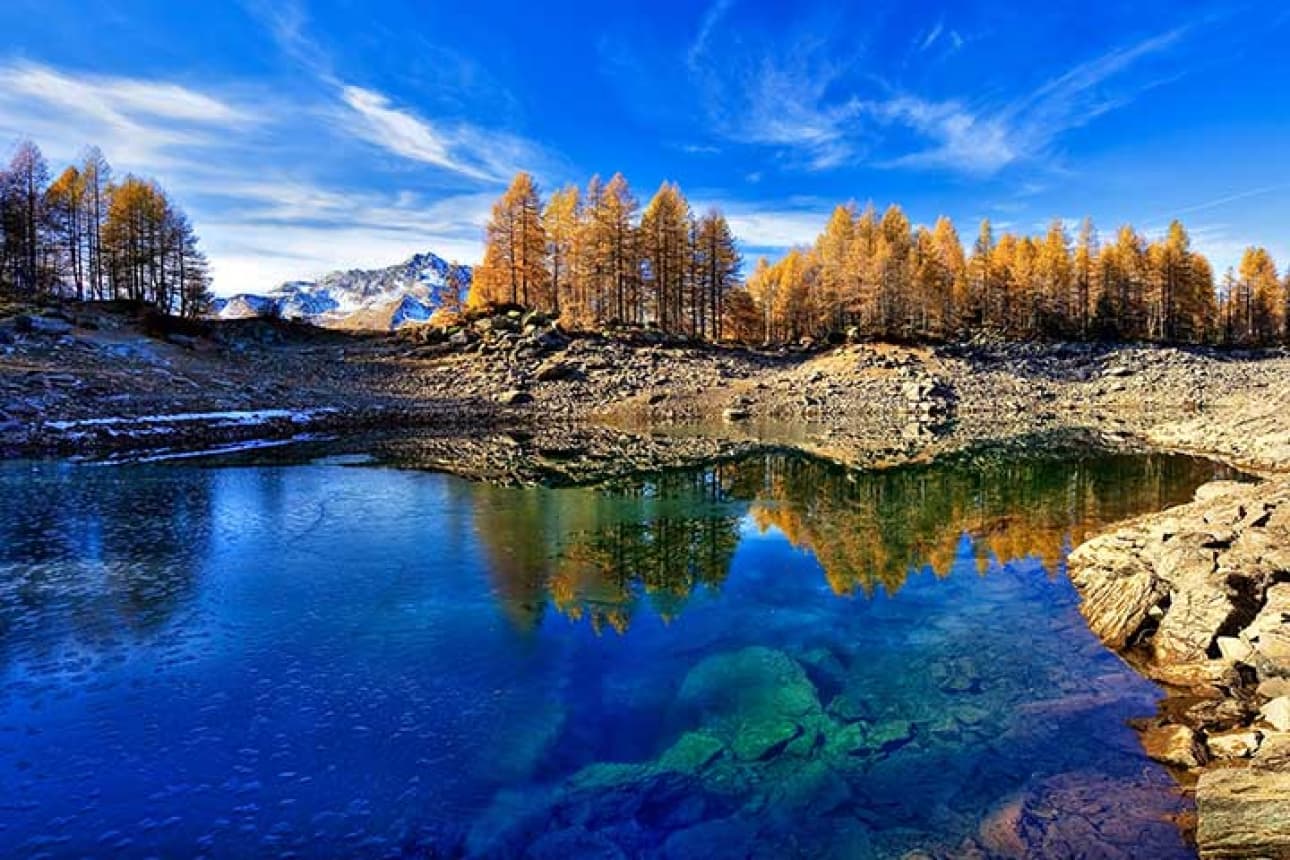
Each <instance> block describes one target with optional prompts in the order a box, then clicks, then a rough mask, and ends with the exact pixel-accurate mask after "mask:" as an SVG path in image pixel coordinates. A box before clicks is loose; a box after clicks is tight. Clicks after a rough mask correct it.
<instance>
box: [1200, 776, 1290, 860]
mask: <svg viewBox="0 0 1290 860" xmlns="http://www.w3.org/2000/svg"><path fill="white" fill-rule="evenodd" d="M1287 799H1290V771H1287V772H1276V771H1268V770H1262V769H1255V768H1214V769H1211V770H1208V771H1206V772H1205V773H1203V774H1201V776H1200V781H1199V782H1198V783H1197V785H1196V806H1197V810H1198V813H1199V821H1198V826H1197V831H1196V845H1197V848H1199V850H1200V856H1201V857H1202V858H1205V860H1228V858H1259V857H1268V858H1271V857H1290V802H1287Z"/></svg>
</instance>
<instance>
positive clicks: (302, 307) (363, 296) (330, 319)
mask: <svg viewBox="0 0 1290 860" xmlns="http://www.w3.org/2000/svg"><path fill="white" fill-rule="evenodd" d="M470 279H471V269H470V267H469V266H462V265H457V264H454V263H448V262H446V261H445V260H443V259H442V258H441V257H438V256H436V255H434V254H429V253H426V254H417V255H415V256H413V257H412V258H411V259H409V260H407V261H406V262H403V263H399V264H398V265H396V266H390V267H389V268H385V269H350V270H349V271H344V272H332V273H331V274H328V275H323V276H322V277H321V278H319V279H318V280H316V281H288V282H287V283H285V284H283V285H282V286H280V287H276V288H274V289H272V290H270V291H269V292H268V293H266V294H264V295H253V294H250V293H240V294H238V295H235V296H232V297H230V298H227V299H217V300H216V301H215V306H214V308H213V312H214V314H215V315H216V316H218V317H220V318H222V319H241V318H245V317H257V316H271V315H276V316H280V317H282V318H283V319H292V320H301V321H304V322H308V323H312V324H314V325H320V326H328V327H331V328H352V329H378V330H382V331H391V330H393V329H396V328H398V327H399V326H401V325H406V324H407V323H412V322H424V321H425V320H428V319H429V318H430V315H431V314H432V313H434V312H435V311H436V310H438V309H439V308H440V307H442V306H443V305H444V304H445V303H448V304H451V303H452V299H453V295H452V294H453V292H454V291H455V292H456V297H455V298H456V301H457V302H458V303H460V302H464V301H465V299H466V293H467V291H468V290H469V289H470Z"/></svg>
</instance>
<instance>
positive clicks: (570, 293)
mask: <svg viewBox="0 0 1290 860" xmlns="http://www.w3.org/2000/svg"><path fill="white" fill-rule="evenodd" d="M581 201H582V198H581V194H580V193H579V191H578V187H577V186H576V185H570V186H567V187H566V188H563V189H561V190H560V191H557V192H555V193H554V194H552V195H551V199H550V200H548V201H547V204H546V208H545V209H544V210H542V228H543V232H544V233H545V235H546V255H547V271H548V273H549V277H550V284H551V289H550V293H551V302H552V308H551V311H552V313H553V314H555V315H556V316H561V315H566V314H567V315H568V317H569V318H570V319H574V320H581V319H584V318H585V314H586V309H585V308H584V307H582V303H581V302H580V301H579V298H580V297H579V296H578V295H577V293H576V291H575V290H574V286H575V279H574V251H575V248H576V245H577V242H578V238H579V232H580V230H581V221H580V218H581V212H580V208H581V205H582V202H581Z"/></svg>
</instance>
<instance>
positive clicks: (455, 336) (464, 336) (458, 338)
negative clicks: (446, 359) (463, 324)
mask: <svg viewBox="0 0 1290 860" xmlns="http://www.w3.org/2000/svg"><path fill="white" fill-rule="evenodd" d="M448 343H449V344H451V345H452V346H454V347H457V348H458V349H460V348H461V347H463V346H469V345H470V334H468V333H467V332H466V330H465V329H462V330H461V331H457V332H453V333H452V334H451V335H449V336H448Z"/></svg>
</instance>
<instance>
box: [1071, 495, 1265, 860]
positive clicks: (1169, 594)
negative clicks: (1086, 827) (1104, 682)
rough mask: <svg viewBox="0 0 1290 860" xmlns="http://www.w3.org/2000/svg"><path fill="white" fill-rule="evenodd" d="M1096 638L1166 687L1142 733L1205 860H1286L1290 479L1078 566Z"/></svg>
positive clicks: (1229, 499)
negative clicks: (1187, 791) (1191, 823)
mask: <svg viewBox="0 0 1290 860" xmlns="http://www.w3.org/2000/svg"><path fill="white" fill-rule="evenodd" d="M1069 570H1070V576H1071V580H1072V581H1073V582H1074V583H1075V586H1076V588H1078V589H1079V591H1080V593H1081V595H1082V597H1083V604H1082V607H1081V611H1082V612H1083V613H1084V615H1085V617H1086V618H1087V619H1088V622H1089V626H1090V627H1091V628H1092V630H1093V631H1094V632H1095V633H1097V634H1098V636H1100V637H1101V638H1102V640H1103V641H1104V642H1105V643H1106V644H1107V645H1109V646H1111V647H1112V648H1115V649H1117V650H1119V651H1121V652H1122V653H1123V654H1125V656H1126V657H1127V658H1128V659H1129V660H1130V661H1131V662H1133V663H1134V664H1135V665H1136V666H1138V667H1139V668H1140V670H1141V671H1143V672H1144V673H1145V674H1146V675H1148V676H1149V677H1152V678H1154V679H1156V680H1158V681H1161V682H1162V683H1165V684H1167V685H1169V686H1170V688H1172V695H1171V696H1170V698H1169V699H1167V700H1166V701H1165V703H1164V704H1163V705H1162V707H1161V716H1160V718H1159V719H1157V720H1155V721H1152V723H1151V724H1150V725H1148V726H1147V727H1145V728H1144V730H1143V733H1142V740H1143V746H1144V748H1145V750H1146V751H1147V754H1148V755H1150V756H1151V757H1152V758H1155V759H1157V760H1159V761H1162V762H1164V763H1166V764H1168V765H1171V766H1172V767H1174V768H1177V769H1179V770H1180V771H1181V772H1182V776H1183V777H1184V781H1185V784H1190V783H1191V782H1192V781H1193V780H1194V781H1195V782H1196V799H1197V805H1198V812H1199V825H1198V830H1197V842H1198V846H1199V848H1200V852H1201V856H1202V857H1205V858H1247V857H1287V856H1290V755H1288V754H1287V753H1290V697H1288V696H1287V695H1286V694H1287V693H1290V480H1287V479H1277V480H1272V481H1268V482H1265V483H1260V484H1246V485H1242V484H1235V483H1231V482H1222V483H1219V484H1209V485H1206V486H1204V487H1201V488H1200V489H1199V490H1198V491H1197V493H1196V501H1194V502H1193V503H1191V504H1189V505H1184V506H1182V507H1179V508H1174V509H1172V510H1168V511H1165V512H1163V513H1160V514H1154V515H1150V516H1147V517H1143V518H1141V519H1139V520H1136V521H1134V522H1131V523H1129V524H1127V525H1125V526H1124V527H1122V528H1120V529H1119V530H1117V531H1114V532H1112V533H1110V534H1106V535H1103V536H1101V537H1098V538H1095V539H1093V540H1091V541H1088V542H1087V543H1085V544H1084V545H1082V546H1080V547H1079V548H1077V549H1076V550H1075V551H1074V552H1073V553H1072V554H1071V556H1070V559H1069Z"/></svg>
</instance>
